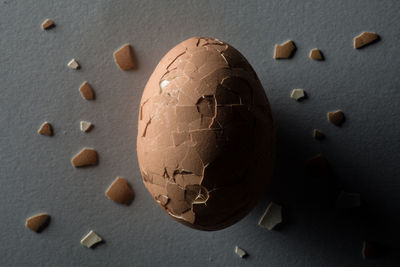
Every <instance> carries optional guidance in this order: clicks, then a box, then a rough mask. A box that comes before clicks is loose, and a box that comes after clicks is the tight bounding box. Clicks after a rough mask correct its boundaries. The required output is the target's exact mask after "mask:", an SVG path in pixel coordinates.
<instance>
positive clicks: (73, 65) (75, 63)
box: [67, 58, 81, 70]
mask: <svg viewBox="0 0 400 267" xmlns="http://www.w3.org/2000/svg"><path fill="white" fill-rule="evenodd" d="M67 65H68V67H69V68H70V69H74V70H78V69H80V68H81V66H80V65H79V63H78V61H76V60H75V59H74V58H73V59H71V61H70V62H68V64H67Z"/></svg>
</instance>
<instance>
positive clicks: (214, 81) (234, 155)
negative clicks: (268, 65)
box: [137, 37, 275, 230]
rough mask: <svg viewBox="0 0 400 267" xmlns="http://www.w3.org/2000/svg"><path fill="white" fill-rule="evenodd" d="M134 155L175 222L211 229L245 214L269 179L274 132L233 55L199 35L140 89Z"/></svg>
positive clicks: (253, 84) (248, 72)
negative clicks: (135, 152)
mask: <svg viewBox="0 0 400 267" xmlns="http://www.w3.org/2000/svg"><path fill="white" fill-rule="evenodd" d="M137 153H138V160H139V166H140V171H141V174H142V177H143V182H144V184H145V186H146V188H147V190H148V191H149V193H150V194H151V195H152V197H153V199H154V200H155V201H156V202H157V203H158V204H159V205H160V207H161V208H162V209H163V210H164V211H165V212H166V213H167V214H169V215H170V216H171V217H172V218H174V219H176V220H177V221H179V222H181V223H183V224H185V225H187V226H190V227H193V228H196V229H201V230H218V229H222V228H225V227H228V226H230V225H232V224H234V223H235V222H237V221H239V220H240V219H242V218H243V217H244V216H245V215H246V214H248V213H249V212H250V210H251V209H252V208H253V207H254V206H255V205H256V204H257V202H258V201H259V199H260V198H261V197H262V195H263V194H264V192H265V190H266V188H267V185H268V183H269V181H270V179H271V177H272V173H273V169H274V164H275V130H274V125H273V120H272V115H271V110H270V106H269V103H268V99H267V96H266V94H265V92H264V89H263V87H262V85H261V82H260V80H259V79H258V77H257V75H256V73H255V72H254V70H253V68H252V67H251V66H250V64H249V63H248V62H247V60H246V59H245V58H244V57H243V56H242V55H241V54H240V52H238V51H237V50H236V49H235V48H233V47H232V46H230V45H229V44H227V43H225V42H222V41H219V40H217V39H213V38H202V37H201V38H198V37H195V38H190V39H188V40H186V41H183V42H182V43H180V44H178V45H177V46H175V47H174V48H172V49H171V50H170V51H169V52H168V53H167V54H166V55H165V56H164V57H163V58H162V59H161V61H160V62H159V64H158V66H157V67H156V69H155V70H154V72H153V74H152V75H151V77H150V79H149V81H148V82H147V85H146V87H145V89H144V91H143V95H142V99H141V102H140V110H139V123H138V137H137Z"/></svg>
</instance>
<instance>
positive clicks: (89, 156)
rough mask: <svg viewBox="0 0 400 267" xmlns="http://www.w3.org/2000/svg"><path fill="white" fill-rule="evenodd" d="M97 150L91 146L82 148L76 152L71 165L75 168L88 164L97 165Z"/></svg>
mask: <svg viewBox="0 0 400 267" xmlns="http://www.w3.org/2000/svg"><path fill="white" fill-rule="evenodd" d="M97 162H98V159H97V152H96V150H94V149H93V148H87V147H85V148H83V149H82V150H81V151H80V152H79V153H78V154H76V155H75V156H74V157H73V158H72V160H71V163H72V166H74V167H75V168H77V167H84V166H90V165H97Z"/></svg>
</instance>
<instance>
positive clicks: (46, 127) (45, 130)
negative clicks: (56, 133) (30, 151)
mask: <svg viewBox="0 0 400 267" xmlns="http://www.w3.org/2000/svg"><path fill="white" fill-rule="evenodd" d="M38 134H42V135H47V136H52V135H53V127H52V126H51V124H50V123H49V122H47V121H45V122H44V123H43V124H42V125H41V126H40V128H39V130H38Z"/></svg>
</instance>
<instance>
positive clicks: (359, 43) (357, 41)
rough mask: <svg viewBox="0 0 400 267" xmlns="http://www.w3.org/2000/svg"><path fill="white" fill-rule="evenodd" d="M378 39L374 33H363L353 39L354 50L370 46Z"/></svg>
mask: <svg viewBox="0 0 400 267" xmlns="http://www.w3.org/2000/svg"><path fill="white" fill-rule="evenodd" d="M378 38H379V36H378V34H376V33H374V32H363V33H361V34H360V35H358V36H356V37H354V48H355V49H359V48H361V47H363V46H366V45H368V44H371V43H373V42H375V41H377V40H378Z"/></svg>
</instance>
